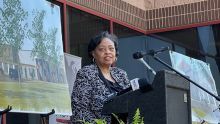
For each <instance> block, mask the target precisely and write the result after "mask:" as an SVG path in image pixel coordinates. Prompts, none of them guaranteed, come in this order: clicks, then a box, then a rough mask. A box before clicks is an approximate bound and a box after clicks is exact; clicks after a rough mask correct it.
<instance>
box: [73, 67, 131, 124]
mask: <svg viewBox="0 0 220 124" xmlns="http://www.w3.org/2000/svg"><path fill="white" fill-rule="evenodd" d="M110 73H111V75H112V77H113V79H114V80H115V81H116V82H118V83H119V85H120V86H121V87H123V89H126V88H128V87H129V86H130V83H129V80H128V77H127V73H126V72H125V71H124V70H122V69H119V68H117V67H111V69H110ZM109 94H111V91H110V89H108V87H107V86H106V84H105V83H104V82H103V81H102V80H101V79H100V77H99V70H98V67H97V65H95V64H91V65H88V66H84V67H83V68H82V69H80V70H79V71H78V73H77V76H76V81H75V83H74V86H73V92H72V96H71V104H72V112H73V115H72V118H71V120H72V123H73V124H77V123H79V122H78V121H79V120H85V121H86V122H93V120H94V119H106V120H107V123H110V119H111V118H110V116H104V115H101V112H102V108H103V105H104V102H105V100H106V99H107V97H108V95H109Z"/></svg>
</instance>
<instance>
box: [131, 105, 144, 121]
mask: <svg viewBox="0 0 220 124" xmlns="http://www.w3.org/2000/svg"><path fill="white" fill-rule="evenodd" d="M132 124H144V118H143V117H141V116H140V110H139V108H138V109H137V110H136V112H135V115H134V117H133V122H132Z"/></svg>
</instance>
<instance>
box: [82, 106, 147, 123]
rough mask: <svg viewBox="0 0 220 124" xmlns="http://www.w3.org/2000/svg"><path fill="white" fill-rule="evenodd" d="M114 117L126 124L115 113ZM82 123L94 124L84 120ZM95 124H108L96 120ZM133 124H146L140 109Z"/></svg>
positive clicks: (104, 121) (101, 120)
mask: <svg viewBox="0 0 220 124" xmlns="http://www.w3.org/2000/svg"><path fill="white" fill-rule="evenodd" d="M112 115H113V116H114V117H115V118H116V119H117V121H118V122H119V124H125V122H123V121H122V120H121V119H119V118H118V116H117V115H115V114H114V113H112ZM81 122H82V123H83V124H92V123H89V122H86V121H85V120H82V121H81ZM95 123H96V124H107V122H106V120H105V119H95ZM132 124H144V118H143V117H141V116H140V110H139V108H138V109H137V110H136V112H135V115H134V117H133V121H132Z"/></svg>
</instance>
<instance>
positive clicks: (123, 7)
mask: <svg viewBox="0 0 220 124" xmlns="http://www.w3.org/2000/svg"><path fill="white" fill-rule="evenodd" d="M70 1H71V2H74V3H76V4H78V5H81V6H84V7H87V8H89V9H93V10H95V11H97V12H100V13H102V14H105V15H107V16H110V17H113V18H115V19H117V20H119V21H122V22H125V23H127V24H129V25H132V26H135V27H137V28H139V29H141V30H145V31H150V30H155V29H163V28H170V27H179V26H184V25H189V24H195V23H202V22H208V21H214V20H219V19H220V0H205V1H204V0H203V1H201V0H70ZM125 1H126V2H125ZM134 1H139V2H140V3H138V2H134ZM129 2H131V3H132V4H129ZM140 4H143V5H144V6H145V9H143V8H144V7H143V5H140ZM149 8H150V9H149Z"/></svg>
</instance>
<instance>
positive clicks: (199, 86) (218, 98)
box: [152, 55, 220, 101]
mask: <svg viewBox="0 0 220 124" xmlns="http://www.w3.org/2000/svg"><path fill="white" fill-rule="evenodd" d="M152 57H153V58H154V59H155V60H157V61H158V62H160V63H161V64H163V65H165V66H166V67H168V68H169V69H171V70H172V71H174V72H176V73H177V74H179V75H180V76H181V77H183V78H185V79H186V80H188V81H189V82H191V83H192V84H194V85H195V86H197V87H198V88H200V89H202V90H203V91H205V92H206V93H208V94H209V95H211V96H212V97H214V98H215V99H216V100H218V101H220V97H219V96H216V95H215V94H213V93H212V92H210V91H208V90H206V89H205V88H204V87H202V86H201V85H199V84H197V83H195V82H194V81H193V80H191V79H190V78H188V77H186V76H185V75H183V74H182V73H180V72H179V71H177V70H176V69H174V68H172V67H171V66H170V65H168V64H167V63H165V62H164V61H162V60H161V59H160V58H159V57H157V56H155V55H153V56H152Z"/></svg>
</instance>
